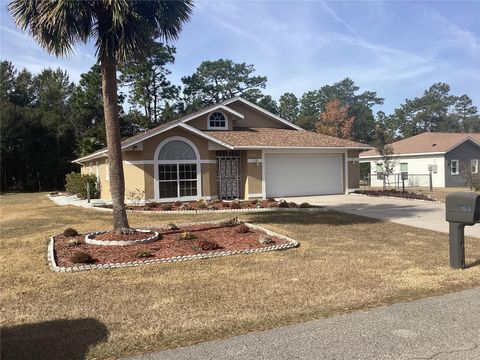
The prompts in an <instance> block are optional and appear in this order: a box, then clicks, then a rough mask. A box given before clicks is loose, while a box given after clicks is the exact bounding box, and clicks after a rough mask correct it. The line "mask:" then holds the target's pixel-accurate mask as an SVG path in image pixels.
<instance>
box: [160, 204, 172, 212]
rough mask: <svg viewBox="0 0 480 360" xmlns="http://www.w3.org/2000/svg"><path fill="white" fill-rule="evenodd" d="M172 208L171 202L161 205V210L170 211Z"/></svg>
mask: <svg viewBox="0 0 480 360" xmlns="http://www.w3.org/2000/svg"><path fill="white" fill-rule="evenodd" d="M172 209H173V206H172V204H163V205H162V210H163V211H172Z"/></svg>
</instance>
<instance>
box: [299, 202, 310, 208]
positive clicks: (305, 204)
mask: <svg viewBox="0 0 480 360" xmlns="http://www.w3.org/2000/svg"><path fill="white" fill-rule="evenodd" d="M311 207H312V205H310V204H309V203H307V202H303V203H301V204H300V208H301V209H308V208H311Z"/></svg>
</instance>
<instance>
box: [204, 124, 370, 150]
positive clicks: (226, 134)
mask: <svg viewBox="0 0 480 360" xmlns="http://www.w3.org/2000/svg"><path fill="white" fill-rule="evenodd" d="M204 132H205V133H206V134H208V135H210V136H213V137H215V138H217V139H218V140H221V141H223V142H225V143H228V144H230V145H233V146H234V147H349V148H364V149H370V148H371V146H369V145H366V144H361V143H358V142H355V141H351V140H345V139H339V138H336V137H333V136H328V135H325V134H320V133H314V132H310V131H298V130H294V129H278V128H235V129H234V130H233V131H228V130H225V131H218V130H215V131H204Z"/></svg>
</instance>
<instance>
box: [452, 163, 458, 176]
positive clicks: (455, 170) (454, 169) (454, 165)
mask: <svg viewBox="0 0 480 360" xmlns="http://www.w3.org/2000/svg"><path fill="white" fill-rule="evenodd" d="M450 174H451V175H458V160H452V161H450Z"/></svg>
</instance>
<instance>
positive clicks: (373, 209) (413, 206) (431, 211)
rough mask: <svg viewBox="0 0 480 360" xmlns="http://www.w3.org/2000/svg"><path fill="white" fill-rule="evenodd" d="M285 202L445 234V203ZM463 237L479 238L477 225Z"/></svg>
mask: <svg viewBox="0 0 480 360" xmlns="http://www.w3.org/2000/svg"><path fill="white" fill-rule="evenodd" d="M285 200H287V201H295V202H297V203H302V202H308V203H310V204H312V205H321V206H325V207H327V208H330V209H332V210H335V211H340V212H346V213H349V214H354V215H363V216H368V217H371V218H375V219H380V220H386V221H392V222H395V223H399V224H404V225H410V226H415V227H419V228H423V229H428V230H435V231H440V232H444V233H448V222H446V221H445V204H444V203H436V202H427V201H415V200H406V199H391V198H382V197H378V198H377V197H371V196H365V195H355V194H350V195H324V196H306V197H291V198H286V199H285ZM465 235H467V236H473V237H477V238H480V224H478V225H474V226H466V227H465Z"/></svg>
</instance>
